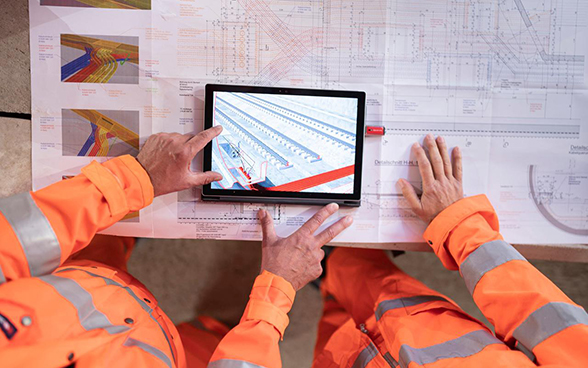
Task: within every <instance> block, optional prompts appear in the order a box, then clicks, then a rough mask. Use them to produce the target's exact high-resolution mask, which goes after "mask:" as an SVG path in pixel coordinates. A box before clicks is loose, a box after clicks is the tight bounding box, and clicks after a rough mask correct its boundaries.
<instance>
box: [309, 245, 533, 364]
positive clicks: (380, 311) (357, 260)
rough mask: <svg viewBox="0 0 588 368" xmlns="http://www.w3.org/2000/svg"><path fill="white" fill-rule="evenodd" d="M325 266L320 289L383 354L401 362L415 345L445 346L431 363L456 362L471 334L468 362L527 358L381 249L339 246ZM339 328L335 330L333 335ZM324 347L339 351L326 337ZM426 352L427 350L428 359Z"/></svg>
mask: <svg viewBox="0 0 588 368" xmlns="http://www.w3.org/2000/svg"><path fill="white" fill-rule="evenodd" d="M326 270H327V274H326V277H325V279H324V281H323V285H322V289H323V293H324V295H327V296H331V297H333V298H334V299H335V300H336V301H337V302H338V303H339V305H340V306H341V307H342V308H344V309H345V311H346V312H347V313H348V315H349V316H350V317H351V318H352V319H353V321H354V323H355V324H356V326H359V325H360V324H364V325H365V326H362V329H364V331H365V332H366V334H367V335H368V336H369V337H370V339H371V340H372V341H373V343H374V344H375V345H376V346H377V347H378V349H379V351H380V353H381V354H382V355H383V354H385V353H389V354H390V355H391V357H392V358H393V359H395V360H396V361H400V362H401V365H402V366H404V367H406V366H408V365H409V364H410V362H411V361H412V360H411V359H412V358H414V356H416V355H418V354H420V353H421V351H420V350H419V349H428V348H429V349H431V350H428V352H429V353H430V352H434V354H433V355H435V354H436V353H438V352H437V350H443V351H442V352H441V354H439V357H438V358H435V359H434V360H431V361H430V363H433V362H434V363H435V364H434V365H432V367H446V366H448V365H451V364H453V363H455V361H453V359H449V357H451V356H452V355H451V354H457V355H456V356H459V353H460V349H462V346H464V349H469V348H470V347H471V346H472V344H474V343H472V339H473V340H474V341H475V344H474V345H476V348H475V349H474V350H472V351H470V350H467V355H469V356H468V358H467V359H468V361H470V362H471V363H472V364H474V365H469V366H480V367H482V366H489V365H488V364H485V363H484V362H491V360H489V356H495V357H497V358H498V357H499V359H500V360H502V359H506V360H508V361H509V362H513V363H515V362H516V363H517V364H519V363H520V365H521V364H522V365H521V366H524V364H525V363H530V361H529V360H528V359H527V358H526V357H524V356H523V355H522V354H519V353H518V352H513V351H511V350H510V349H509V348H508V347H507V346H506V345H504V344H503V343H502V342H500V341H499V340H497V339H496V338H495V337H493V335H492V334H491V332H490V331H489V330H488V329H487V328H486V327H485V326H484V325H483V324H482V323H481V322H479V321H477V320H476V319H474V318H472V317H470V316H469V315H468V314H466V313H465V312H464V311H463V310H461V308H459V307H458V306H457V305H456V304H455V303H454V302H453V301H451V300H450V299H449V298H447V297H445V296H443V295H442V294H440V293H438V292H436V291H434V290H431V289H429V288H428V287H427V286H425V285H424V284H423V283H421V282H419V281H417V280H416V279H414V278H412V277H410V276H408V275H407V274H405V273H404V272H402V271H401V270H400V269H399V268H397V267H396V266H395V265H394V264H393V263H392V262H391V261H390V260H389V259H388V257H387V256H386V254H385V253H384V252H383V251H379V250H367V249H352V248H338V249H336V250H334V251H333V252H332V253H331V255H330V256H329V258H328V259H327V267H326ZM347 332H348V331H347ZM338 333H339V331H336V332H334V334H333V336H332V338H331V340H333V339H336V338H337V337H338V336H337V334H338ZM464 336H465V337H464ZM478 340H480V342H479V343H478ZM319 341H320V337H319ZM444 343H449V344H450V345H443V344H444ZM451 344H454V345H455V346H458V348H456V351H445V350H444V349H447V347H451V346H453V345H451ZM478 346H479V348H478ZM324 349H325V350H329V349H331V350H333V349H334V350H333V351H331V352H327V353H328V354H327V355H329V354H330V355H332V356H335V355H336V354H339V353H340V352H338V349H339V348H338V347H336V346H334V344H329V343H327V344H326V347H325V348H324ZM424 351H425V352H426V351H427V350H424ZM464 351H465V350H464ZM411 354H412V355H411ZM415 354H416V355H415ZM445 354H447V355H445ZM513 354H514V355H513ZM323 356H324V354H323ZM461 356H462V357H463V356H464V355H461ZM430 357H431V354H429V355H428V356H427V358H426V359H429V358H430ZM426 359H425V360H426ZM459 359H463V358H459ZM513 359H514V360H513ZM494 362H496V361H494ZM489 364H490V365H491V364H493V363H489ZM323 365H324V364H323Z"/></svg>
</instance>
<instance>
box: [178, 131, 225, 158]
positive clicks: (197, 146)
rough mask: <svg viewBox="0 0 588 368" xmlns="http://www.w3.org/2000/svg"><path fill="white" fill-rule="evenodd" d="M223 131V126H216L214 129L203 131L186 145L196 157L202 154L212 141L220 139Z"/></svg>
mask: <svg viewBox="0 0 588 368" xmlns="http://www.w3.org/2000/svg"><path fill="white" fill-rule="evenodd" d="M222 131H223V127H222V126H221V125H215V126H213V127H212V128H209V129H206V130H203V131H201V132H200V133H198V134H196V135H195V136H194V137H192V138H191V139H190V140H189V141H188V142H187V143H186V144H188V145H190V148H191V151H192V153H193V154H194V155H196V154H197V153H198V152H200V151H201V150H202V149H203V148H204V146H206V145H207V144H208V143H209V142H210V141H211V140H213V139H214V138H216V137H218V135H219V134H221V132H222Z"/></svg>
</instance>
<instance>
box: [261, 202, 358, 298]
mask: <svg viewBox="0 0 588 368" xmlns="http://www.w3.org/2000/svg"><path fill="white" fill-rule="evenodd" d="M337 209H339V206H338V205H337V204H336V203H331V204H329V205H327V206H325V207H323V208H321V209H320V210H319V211H318V212H317V213H316V214H315V215H314V216H312V217H311V218H310V219H309V220H308V221H307V222H306V223H305V224H304V225H302V227H300V229H298V230H297V231H296V232H295V233H294V234H292V235H290V236H289V237H287V238H280V237H279V236H277V235H276V232H275V229H274V221H273V220H272V217H271V216H270V214H269V213H268V212H267V211H265V210H259V213H258V216H259V220H260V221H261V230H262V231H263V241H262V243H261V270H262V271H263V270H266V271H269V272H271V273H273V274H274V275H278V276H281V277H282V278H284V279H285V280H286V281H288V282H290V283H291V284H292V286H293V287H294V289H295V290H296V291H298V290H300V289H302V287H303V286H304V285H306V284H308V283H309V282H310V281H312V280H314V279H316V278H317V277H319V276H320V275H321V273H323V268H322V267H321V260H322V259H323V258H324V256H325V252H324V251H323V250H322V249H321V248H322V246H323V245H325V244H327V243H328V242H330V241H331V240H333V238H334V237H336V236H337V235H339V233H341V232H342V231H343V230H345V229H346V228H348V227H349V225H351V223H352V222H353V219H352V218H351V216H345V217H343V218H342V219H340V220H339V221H337V222H336V223H334V224H333V225H331V226H329V227H328V228H327V229H325V230H324V231H323V232H321V233H320V234H318V235H314V233H315V231H316V230H317V229H318V228H319V227H320V226H321V225H322V223H323V222H325V220H326V219H327V218H329V217H330V216H331V215H332V214H334V213H335V212H337Z"/></svg>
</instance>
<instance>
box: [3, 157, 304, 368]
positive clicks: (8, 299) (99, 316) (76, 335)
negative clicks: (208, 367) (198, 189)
mask: <svg viewBox="0 0 588 368" xmlns="http://www.w3.org/2000/svg"><path fill="white" fill-rule="evenodd" d="M152 200H153V187H152V185H151V181H150V179H149V176H148V175H147V173H146V171H145V170H144V169H143V168H142V167H141V165H140V164H139V163H138V162H137V161H136V160H135V159H134V158H132V157H130V156H121V157H118V158H115V159H112V160H109V161H107V162H105V163H103V164H98V163H96V162H92V163H91V164H90V165H88V166H86V167H84V168H83V169H82V174H80V175H78V176H76V177H74V178H72V179H70V180H66V181H63V182H59V183H56V184H53V185H51V186H48V187H46V188H44V189H41V190H39V191H36V192H33V193H22V194H18V195H15V196H12V197H8V198H2V199H0V366H1V367H3V368H7V367H19V368H20V367H45V368H50V367H56V368H57V367H70V366H71V367H73V366H74V365H73V364H75V367H77V368H83V367H108V368H112V367H168V368H171V367H182V368H183V367H186V357H185V353H184V347H183V345H182V342H181V340H180V336H179V334H178V331H177V329H176V327H175V326H174V325H173V323H172V322H171V320H169V318H168V317H167V316H166V315H165V314H164V313H163V312H162V311H161V309H160V308H159V307H158V306H157V301H156V300H155V298H154V297H153V295H152V294H151V293H150V292H149V291H148V290H147V289H146V288H145V286H143V285H142V284H141V283H140V282H139V281H138V280H136V279H134V278H133V277H132V276H130V275H129V274H128V273H126V272H124V271H122V270H119V269H114V268H111V267H108V266H105V265H103V264H101V263H97V262H93V261H87V260H85V261H80V260H78V261H68V262H66V263H65V264H64V262H65V261H66V260H67V259H68V257H69V256H70V255H71V254H73V253H75V252H77V251H79V250H81V249H83V248H84V247H85V246H86V245H87V244H88V243H89V242H90V240H91V239H92V238H93V237H94V235H95V233H96V232H97V231H100V230H102V229H105V228H107V227H108V226H111V225H112V224H114V223H115V222H117V221H119V220H120V219H122V218H123V217H124V216H125V215H126V214H127V213H129V212H130V211H137V210H140V209H141V208H143V207H145V206H148V205H149V204H150V203H151V202H152ZM294 294H295V293H294V289H293V288H292V286H291V285H290V284H289V283H288V282H287V281H285V280H284V279H282V278H280V277H278V276H275V275H273V274H271V273H268V272H265V273H263V274H261V275H260V276H259V277H258V278H257V279H256V281H255V283H254V285H253V290H252V292H251V297H250V301H249V304H248V306H247V309H246V311H245V313H244V316H243V319H242V321H241V323H240V324H239V325H238V326H237V327H236V328H234V329H233V330H232V331H231V333H230V334H229V335H228V336H227V337H226V339H225V340H226V341H223V343H222V344H221V346H220V347H219V349H218V351H219V354H222V352H223V351H231V352H232V354H233V355H232V356H233V357H236V358H242V359H245V360H248V361H254V362H257V363H258V364H261V365H265V366H275V365H276V364H277V363H276V362H277V361H279V359H280V358H279V350H278V340H279V338H280V336H281V334H282V333H283V331H284V329H285V328H286V325H287V324H288V317H287V313H288V312H289V310H290V307H291V305H292V302H293V300H294ZM235 345H236V346H235ZM209 354H210V353H209ZM216 364H217V366H219V365H218V364H222V363H216ZM226 364H231V362H229V363H226ZM226 364H225V365H220V366H223V367H225V366H227V365H226ZM229 366H230V365H229ZM231 367H232V366H231Z"/></svg>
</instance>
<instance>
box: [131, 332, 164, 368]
mask: <svg viewBox="0 0 588 368" xmlns="http://www.w3.org/2000/svg"><path fill="white" fill-rule="evenodd" d="M123 346H128V347H133V346H136V347H138V348H139V349H141V350H143V351H145V352H147V353H149V354H151V355H153V356H154V357H156V358H157V359H159V360H161V361H162V362H163V363H164V364H165V365H167V366H168V367H169V368H172V362H171V360H169V358H168V356H167V355H165V353H164V352H163V351H161V350H159V349H158V348H156V347H155V346H151V345H149V344H146V343H144V342H142V341H139V340H135V339H133V338H132V337H129V338H127V339H126V340H125V342H124V343H123Z"/></svg>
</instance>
